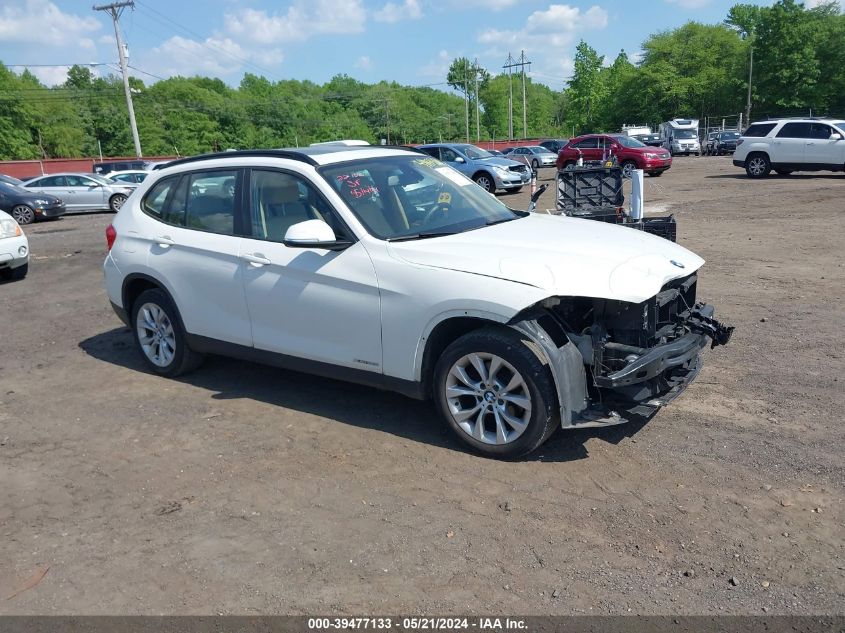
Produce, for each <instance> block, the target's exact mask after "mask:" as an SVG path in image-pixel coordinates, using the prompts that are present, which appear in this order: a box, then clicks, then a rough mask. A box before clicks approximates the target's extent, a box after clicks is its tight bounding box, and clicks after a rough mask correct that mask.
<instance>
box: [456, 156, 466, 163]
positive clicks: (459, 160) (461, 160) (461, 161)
mask: <svg viewBox="0 0 845 633" xmlns="http://www.w3.org/2000/svg"><path fill="white" fill-rule="evenodd" d="M455 162H456V163H465V162H466V161H465V160H464V159H463V158H461V157H460V156H456V157H455Z"/></svg>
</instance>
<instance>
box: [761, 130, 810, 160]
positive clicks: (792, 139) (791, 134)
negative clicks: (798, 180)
mask: <svg viewBox="0 0 845 633" xmlns="http://www.w3.org/2000/svg"><path fill="white" fill-rule="evenodd" d="M809 138H810V123H805V122H801V121H790V122H789V123H786V124H785V125H784V126H783V127H782V128H781V129H780V130H779V131H778V133H777V134H776V135H775V138H774V140H773V141H772V155H771V156H770V157H769V160H770V161H771V162H772V163H774V164H778V165H779V164H783V165H798V164H800V163H803V162H804V154H805V150H806V143H807V140H808V139H809Z"/></svg>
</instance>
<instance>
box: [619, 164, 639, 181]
mask: <svg viewBox="0 0 845 633" xmlns="http://www.w3.org/2000/svg"><path fill="white" fill-rule="evenodd" d="M636 168H637V163H635V162H634V161H632V160H626V161H625V162H624V163H622V177H623V178H630V177H631V175H632V174H633V173H634V170H635V169H636Z"/></svg>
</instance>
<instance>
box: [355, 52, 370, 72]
mask: <svg viewBox="0 0 845 633" xmlns="http://www.w3.org/2000/svg"><path fill="white" fill-rule="evenodd" d="M372 67H373V60H371V59H370V58H369V57H367V56H366V55H361V57H359V58H358V59H357V60H356V61H355V68H360V69H361V70H371V69H372Z"/></svg>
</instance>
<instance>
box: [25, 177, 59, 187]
mask: <svg viewBox="0 0 845 633" xmlns="http://www.w3.org/2000/svg"><path fill="white" fill-rule="evenodd" d="M32 186H35V187H67V181H66V180H65V177H64V176H48V177H47V178H42V179H41V180H36V181H35V182H33V183H32Z"/></svg>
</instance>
